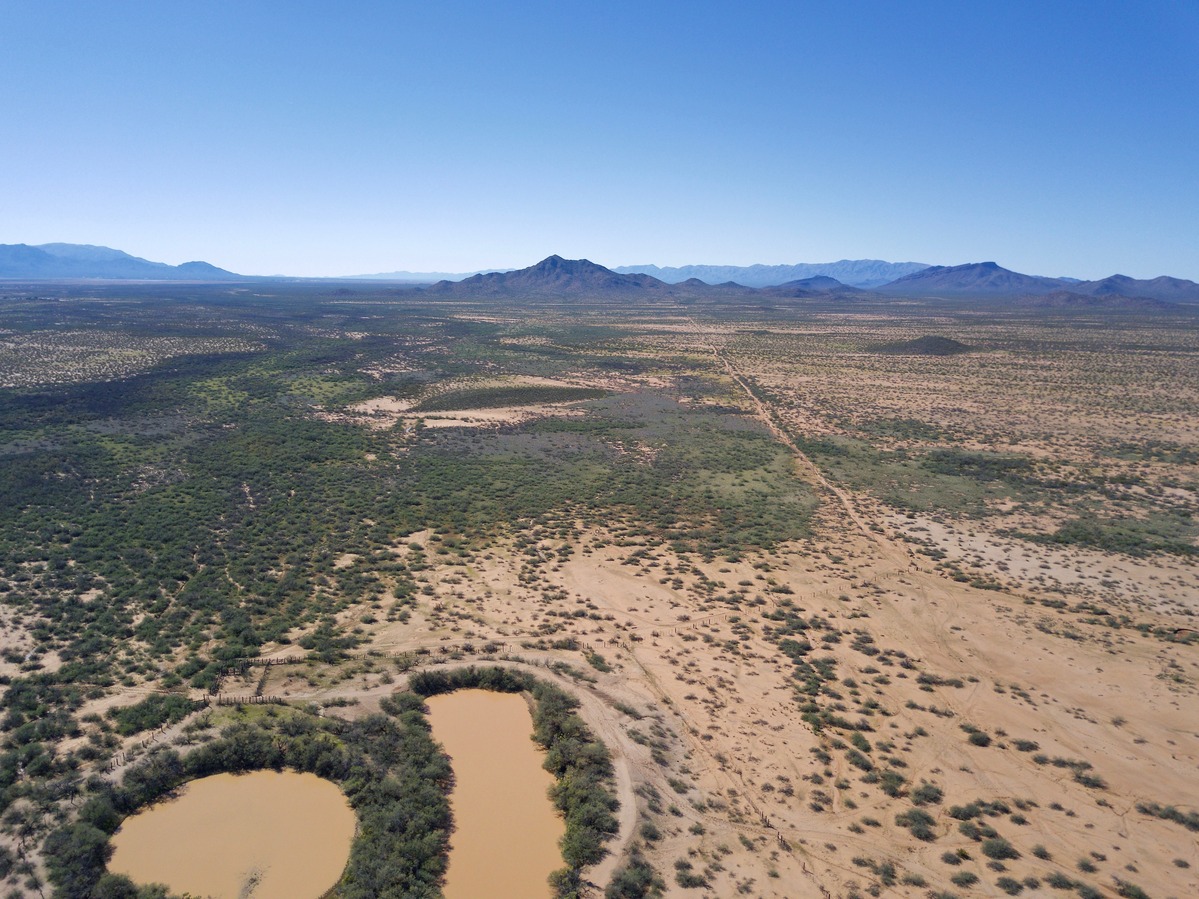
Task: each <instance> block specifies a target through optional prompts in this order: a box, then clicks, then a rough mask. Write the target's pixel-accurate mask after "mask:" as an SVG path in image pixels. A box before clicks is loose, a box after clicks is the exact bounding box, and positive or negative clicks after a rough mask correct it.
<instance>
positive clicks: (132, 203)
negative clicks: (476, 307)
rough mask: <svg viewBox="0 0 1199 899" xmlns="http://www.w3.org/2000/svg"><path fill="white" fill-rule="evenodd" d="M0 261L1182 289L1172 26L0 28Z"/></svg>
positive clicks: (298, 21) (918, 22) (399, 20)
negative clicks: (859, 268) (897, 275)
mask: <svg viewBox="0 0 1199 899" xmlns="http://www.w3.org/2000/svg"><path fill="white" fill-rule="evenodd" d="M0 172H2V175H0V243H44V242H49V241H59V240H61V241H69V242H77V243H98V244H106V245H108V246H114V247H117V248H120V249H123V250H126V251H128V252H131V253H134V254H135V255H138V256H143V257H146V258H150V259H154V260H159V261H164V262H171V263H178V262H183V261H187V260H190V259H205V260H207V261H209V262H212V263H214V264H217V265H220V266H223V267H225V268H229V269H232V270H235V271H239V272H243V273H248V274H272V273H286V274H295V275H338V274H351V273H360V272H361V273H365V272H375V271H388V270H393V269H409V270H447V271H463V270H472V269H477V268H484V267H491V266H497V267H499V266H504V267H507V266H523V265H527V264H530V263H532V262H535V261H537V260H538V259H540V258H542V257H544V256H546V255H549V254H550V253H559V254H561V255H564V256H567V257H579V256H585V257H587V258H590V259H593V260H595V261H597V262H602V263H604V264H608V265H620V264H631V263H643V262H654V263H657V264H660V265H679V264H685V263H725V264H749V263H754V262H767V263H784V262H825V261H830V260H834V259H840V258H847V257H848V258H863V257H871V258H882V259H889V260H892V261H906V260H916V261H921V262H930V263H942V264H958V263H963V262H973V261H981V260H989V259H993V260H995V261H997V262H999V263H1000V264H1001V265H1005V266H1007V267H1009V268H1014V269H1017V270H1019V271H1024V272H1029V273H1033V274H1046V275H1074V276H1077V277H1101V276H1104V275H1108V274H1111V273H1113V272H1116V271H1119V272H1122V273H1125V274H1129V275H1133V276H1137V277H1149V276H1155V275H1159V274H1172V275H1178V276H1181V277H1189V278H1194V279H1199V2H1197V0H1144V2H1139V3H1137V2H1131V0H1130V2H1120V3H1117V2H1102V0H1100V2H1085V3H1084V2H1066V0H1037V2H1018V0H1017V2H1002V3H962V2H959V0H954V2H920V0H912V2H899V0H894V2H882V0H877V2H837V3H834V2H822V3H805V2H779V3H754V2H749V3H732V2H728V3H704V2H690V3H686V2H682V3H661V2H658V3H655V2H652V0H649V2H647V0H640V2H623V0H607V2H602V3H599V2H594V0H591V2H586V3H583V2H572V0H557V2H544V3H541V2H521V0H510V2H506V3H484V2H476V3H462V2H455V0H440V2H421V3H409V2H390V3H383V2H380V3H363V2H357V3H356V2H339V3H336V4H334V3H332V2H324V3H316V2H302V0H278V2H254V0H238V2H224V0H204V2H187V0H171V2H166V3H164V2H122V0H112V2H105V3H99V2H97V3H91V2H69V3H67V2H55V0H0Z"/></svg>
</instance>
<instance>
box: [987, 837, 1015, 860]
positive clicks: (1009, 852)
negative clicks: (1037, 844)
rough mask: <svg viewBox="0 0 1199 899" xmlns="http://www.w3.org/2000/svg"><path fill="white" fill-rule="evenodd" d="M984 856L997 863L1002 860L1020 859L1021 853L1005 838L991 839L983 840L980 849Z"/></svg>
mask: <svg viewBox="0 0 1199 899" xmlns="http://www.w3.org/2000/svg"><path fill="white" fill-rule="evenodd" d="M979 848H980V849H981V850H982V854H983V855H985V856H986V857H987V858H993V859H996V860H997V861H998V860H1000V859H1015V858H1019V857H1020V853H1019V852H1018V851H1017V850H1016V847H1015V846H1013V845H1012V844H1011V843H1009V842H1008V841H1007V840H1005V839H1004V838H1003V837H991V838H990V839H987V840H983V842H982V846H980V847H979Z"/></svg>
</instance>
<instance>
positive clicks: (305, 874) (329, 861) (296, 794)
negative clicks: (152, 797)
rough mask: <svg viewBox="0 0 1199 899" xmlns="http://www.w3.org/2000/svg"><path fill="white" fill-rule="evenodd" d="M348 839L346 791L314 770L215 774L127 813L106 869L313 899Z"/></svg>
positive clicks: (244, 894)
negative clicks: (308, 771) (169, 796)
mask: <svg viewBox="0 0 1199 899" xmlns="http://www.w3.org/2000/svg"><path fill="white" fill-rule="evenodd" d="M353 837H354V812H353V811H352V810H351V809H350V804H349V802H348V801H347V800H346V797H345V794H344V793H342V792H341V790H340V789H338V788H337V786H336V785H335V784H333V783H331V782H329V781H327V780H324V779H322V778H320V777H317V776H316V775H315V774H299V773H295V772H283V773H279V772H276V771H253V772H251V773H249V774H238V775H233V774H214V775H212V776H211V777H203V778H200V779H199V780H194V781H192V782H191V783H188V784H185V785H184V786H183V788H182V789H181V790H180V791H179V795H178V797H176V798H174V799H171V800H168V801H166V802H160V803H158V804H156V805H153V806H151V807H150V808H148V809H146V810H144V811H142V812H140V813H138V814H136V815H134V816H132V817H131V818H128V819H127V820H126V821H125V822H124V823H123V824H122V825H121V829H120V830H118V831H117V832H116V834H115V835H114V836H113V838H112V844H113V847H114V852H113V855H112V860H111V861H110V862H109V863H108V870H109V871H113V872H115V873H118V874H125V875H127V876H128V877H129V878H130V879H132V880H133V881H134V882H135V883H142V884H147V883H164V884H166V885H167V886H168V887H169V888H170V891H171V892H172V893H191V894H192V895H194V896H211V897H213V899H317V897H319V896H322V895H323V894H324V893H325V892H326V891H327V890H328V889H329V888H330V887H331V886H333V885H334V884H335V883H336V882H337V881H338V879H339V878H340V877H341V872H342V870H343V869H344V868H345V866H346V861H347V859H349V857H350V842H351V840H352V839H353Z"/></svg>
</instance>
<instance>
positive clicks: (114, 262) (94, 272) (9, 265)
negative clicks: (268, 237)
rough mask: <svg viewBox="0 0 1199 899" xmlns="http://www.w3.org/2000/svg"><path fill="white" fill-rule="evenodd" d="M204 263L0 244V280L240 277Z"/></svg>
mask: <svg viewBox="0 0 1199 899" xmlns="http://www.w3.org/2000/svg"><path fill="white" fill-rule="evenodd" d="M241 277H242V276H241V275H235V274H234V273H233V272H229V271H225V269H223V268H217V267H216V266H215V265H210V264H209V263H207V262H185V263H183V264H182V265H167V264H166V263H164V262H150V261H149V260H146V259H141V258H139V257H137V256H130V255H129V254H128V253H123V252H122V251H120V250H114V249H112V248H111V247H96V246H91V245H89V244H71V243H47V244H41V245H40V246H29V245H27V244H23V243H21V244H0V278H21V279H29V280H50V279H56V278H64V279H71V278H84V279H92V278H95V279H111V280H130V281H226V280H230V279H238V278H241Z"/></svg>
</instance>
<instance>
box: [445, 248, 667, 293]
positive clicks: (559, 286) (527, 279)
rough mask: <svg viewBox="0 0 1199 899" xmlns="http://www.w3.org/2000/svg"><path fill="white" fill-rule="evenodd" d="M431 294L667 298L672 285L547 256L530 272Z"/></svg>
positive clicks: (448, 285)
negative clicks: (651, 295) (647, 295)
mask: <svg viewBox="0 0 1199 899" xmlns="http://www.w3.org/2000/svg"><path fill="white" fill-rule="evenodd" d="M428 292H430V293H438V294H450V295H456V296H512V297H538V296H558V297H564V298H565V297H578V296H594V297H598V296H604V295H609V294H632V293H639V292H652V293H656V294H666V295H668V294H669V292H670V288H669V287H668V285H666V284H665V283H663V282H662V281H659V280H658V279H657V278H653V277H650V276H649V275H622V274H618V273H617V272H614V271H612V270H611V269H609V268H605V267H604V266H602V265H599V264H597V263H595V262H592V261H591V260H590V259H564V258H562V257H561V256H558V255H554V256H547V257H546V258H545V259H542V260H541V261H540V262H538V263H536V264H534V265H531V266H529V267H528V268H522V269H518V270H517V271H513V272H490V273H487V274H480V275H474V276H472V277H470V278H466V279H464V280H462V281H439V282H437V283H436V284H434V285H433V286H432V287H430V288H428Z"/></svg>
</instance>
